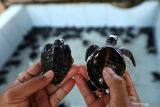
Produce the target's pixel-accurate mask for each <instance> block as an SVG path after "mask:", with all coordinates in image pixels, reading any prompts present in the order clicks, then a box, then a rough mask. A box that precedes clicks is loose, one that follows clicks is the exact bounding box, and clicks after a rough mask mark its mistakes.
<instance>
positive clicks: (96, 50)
mask: <svg viewBox="0 0 160 107" xmlns="http://www.w3.org/2000/svg"><path fill="white" fill-rule="evenodd" d="M117 40H118V37H117V36H115V35H110V36H108V37H107V40H106V43H107V45H106V46H105V47H99V46H97V45H91V46H90V47H89V48H88V49H87V52H86V57H85V60H86V66H87V72H88V77H89V81H88V87H89V88H90V90H91V91H96V90H100V91H102V92H105V91H106V89H108V86H107V84H106V83H105V82H104V79H103V74H102V71H103V69H104V67H110V68H111V69H112V70H113V71H114V72H115V73H116V74H117V75H119V76H123V75H124V73H125V69H126V64H125V60H124V56H126V57H128V58H129V59H130V60H131V62H132V64H133V65H134V66H136V63H135V59H134V57H133V55H132V52H131V51H130V50H128V49H125V48H117V47H116V44H117Z"/></svg>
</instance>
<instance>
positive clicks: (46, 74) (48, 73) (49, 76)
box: [44, 70, 54, 78]
mask: <svg viewBox="0 0 160 107" xmlns="http://www.w3.org/2000/svg"><path fill="white" fill-rule="evenodd" d="M53 75H54V73H53V71H52V70H49V71H48V72H46V73H45V74H44V76H45V77H46V78H52V77H53Z"/></svg>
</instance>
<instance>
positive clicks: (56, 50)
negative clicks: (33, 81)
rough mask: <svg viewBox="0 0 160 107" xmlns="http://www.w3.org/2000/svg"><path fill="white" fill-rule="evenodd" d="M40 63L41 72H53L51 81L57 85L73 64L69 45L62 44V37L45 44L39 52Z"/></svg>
mask: <svg viewBox="0 0 160 107" xmlns="http://www.w3.org/2000/svg"><path fill="white" fill-rule="evenodd" d="M41 64H42V72H43V73H46V72H47V71H49V70H52V71H53V72H54V75H55V78H54V79H53V80H52V83H53V84H54V85H58V84H59V83H61V82H62V81H63V79H64V77H65V76H66V75H67V73H68V72H69V70H70V68H71V66H72V64H73V58H72V55H71V50H70V47H69V46H68V45H67V44H64V40H63V39H57V40H55V42H54V43H53V44H46V45H45V47H44V49H43V51H42V53H41Z"/></svg>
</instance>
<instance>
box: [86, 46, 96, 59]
mask: <svg viewBox="0 0 160 107" xmlns="http://www.w3.org/2000/svg"><path fill="white" fill-rule="evenodd" d="M97 49H99V46H97V45H91V46H90V47H89V48H88V49H87V51H86V57H85V61H87V59H88V57H89V56H90V55H91V54H92V53H93V52H95V51H96V50H97Z"/></svg>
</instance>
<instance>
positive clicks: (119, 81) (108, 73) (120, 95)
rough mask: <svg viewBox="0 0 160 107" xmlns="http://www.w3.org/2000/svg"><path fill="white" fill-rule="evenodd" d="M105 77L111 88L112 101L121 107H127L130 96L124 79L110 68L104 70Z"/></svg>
mask: <svg viewBox="0 0 160 107" xmlns="http://www.w3.org/2000/svg"><path fill="white" fill-rule="evenodd" d="M103 77H104V80H105V82H106V84H107V85H108V87H109V91H110V96H111V101H113V103H114V104H116V105H118V106H119V107H126V105H128V95H127V89H126V84H125V81H124V79H123V78H122V77H120V76H118V75H117V74H116V73H115V72H113V71H112V69H111V68H109V67H106V68H104V69H103Z"/></svg>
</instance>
